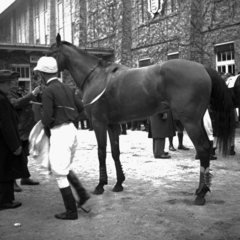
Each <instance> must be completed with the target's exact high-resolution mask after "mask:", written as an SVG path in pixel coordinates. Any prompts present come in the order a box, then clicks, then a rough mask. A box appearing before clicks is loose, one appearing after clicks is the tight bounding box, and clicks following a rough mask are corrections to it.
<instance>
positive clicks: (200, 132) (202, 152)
mask: <svg viewBox="0 0 240 240" xmlns="http://www.w3.org/2000/svg"><path fill="white" fill-rule="evenodd" d="M184 126H185V128H186V130H187V132H188V135H189V137H190V138H191V140H192V142H193V144H194V146H195V148H196V151H197V153H198V155H199V158H200V179H199V186H198V189H197V190H196V193H195V194H196V195H197V197H196V199H195V201H194V203H195V205H204V204H205V202H206V200H205V195H206V194H207V192H208V191H209V192H210V186H211V177H212V175H211V173H210V172H209V170H210V169H209V167H210V152H211V143H210V141H209V139H208V136H207V134H206V131H205V129H204V126H203V123H201V125H198V124H194V123H187V124H186V123H185V124H184Z"/></svg>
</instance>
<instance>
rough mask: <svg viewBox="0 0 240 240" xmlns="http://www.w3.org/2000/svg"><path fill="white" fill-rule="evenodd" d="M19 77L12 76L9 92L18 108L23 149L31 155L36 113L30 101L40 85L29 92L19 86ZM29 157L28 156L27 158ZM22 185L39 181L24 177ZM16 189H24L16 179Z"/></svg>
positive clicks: (10, 98) (38, 90)
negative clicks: (31, 133) (30, 136)
mask: <svg viewBox="0 0 240 240" xmlns="http://www.w3.org/2000/svg"><path fill="white" fill-rule="evenodd" d="M18 77H19V75H16V76H15V77H14V78H12V81H11V88H10V90H9V92H8V94H7V97H8V99H9V101H10V102H11V104H12V106H13V108H14V109H15V110H16V112H17V115H18V131H19V135H20V139H21V141H22V148H23V149H22V150H23V151H24V153H25V155H26V156H27V157H28V155H29V141H28V137H29V134H30V132H31V130H32V128H33V127H34V125H35V124H36V121H35V119H34V113H33V110H32V104H30V101H35V102H36V97H37V95H38V94H39V93H40V90H41V89H40V87H39V86H38V87H36V88H35V89H34V90H33V91H32V92H30V93H29V92H28V91H26V90H25V89H23V88H21V87H19V86H18ZM27 159H28V158H27ZM20 183H21V185H38V184H39V182H37V181H34V180H32V179H30V178H22V179H21V181H20ZM14 190H15V191H16V192H20V191H22V189H21V188H20V187H19V186H18V185H17V183H16V181H15V183H14Z"/></svg>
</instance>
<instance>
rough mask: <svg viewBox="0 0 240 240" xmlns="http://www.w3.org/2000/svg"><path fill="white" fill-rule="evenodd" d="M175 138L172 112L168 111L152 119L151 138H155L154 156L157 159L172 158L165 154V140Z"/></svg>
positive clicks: (150, 126)
mask: <svg viewBox="0 0 240 240" xmlns="http://www.w3.org/2000/svg"><path fill="white" fill-rule="evenodd" d="M173 136H175V131H174V123H173V117H172V112H171V110H170V109H166V110H165V111H164V112H163V113H158V114H155V115H153V116H151V117H150V125H149V138H153V155H154V157H155V158H170V157H171V156H170V155H168V154H166V153H165V152H164V148H165V138H167V137H173Z"/></svg>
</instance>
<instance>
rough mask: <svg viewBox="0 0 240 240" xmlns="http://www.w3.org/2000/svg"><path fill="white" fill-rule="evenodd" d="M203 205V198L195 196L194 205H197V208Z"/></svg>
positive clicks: (204, 201)
mask: <svg viewBox="0 0 240 240" xmlns="http://www.w3.org/2000/svg"><path fill="white" fill-rule="evenodd" d="M205 203H206V200H205V198H203V197H199V196H197V197H196V199H195V201H194V205H197V206H203V205H205Z"/></svg>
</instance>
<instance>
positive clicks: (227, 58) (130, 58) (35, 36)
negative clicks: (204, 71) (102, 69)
mask: <svg viewBox="0 0 240 240" xmlns="http://www.w3.org/2000/svg"><path fill="white" fill-rule="evenodd" d="M0 29H1V33H0V68H13V69H16V70H17V71H20V72H21V80H23V81H25V82H26V81H27V80H28V81H29V83H30V82H31V70H32V69H33V67H34V66H35V64H36V61H37V59H38V58H39V57H40V56H42V55H44V54H45V53H46V52H47V50H48V48H49V46H50V45H51V44H52V43H54V42H55V37H56V35H57V33H60V35H61V37H62V39H63V40H66V41H69V42H71V43H73V44H75V45H76V46H78V47H79V48H84V49H86V50H87V51H89V52H90V53H93V54H96V55H97V56H99V57H102V58H104V59H105V60H107V61H116V62H119V63H121V64H124V65H126V66H129V67H141V66H146V65H150V64H155V63H159V62H161V61H166V60H168V59H173V58H180V59H188V60H192V61H197V62H200V63H202V64H204V65H207V66H210V67H213V68H215V69H216V70H218V71H219V72H226V73H227V72H229V73H232V74H237V73H238V72H239V71H240V37H239V36H240V34H239V32H240V2H239V1H238V0H217V1H216V0H201V1H200V0H16V1H15V2H14V3H13V4H12V5H11V6H10V7H9V8H8V9H6V10H5V11H4V12H3V13H1V14H0ZM63 80H64V81H69V82H71V77H69V74H68V73H67V72H65V73H64V74H63Z"/></svg>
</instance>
